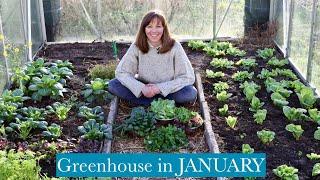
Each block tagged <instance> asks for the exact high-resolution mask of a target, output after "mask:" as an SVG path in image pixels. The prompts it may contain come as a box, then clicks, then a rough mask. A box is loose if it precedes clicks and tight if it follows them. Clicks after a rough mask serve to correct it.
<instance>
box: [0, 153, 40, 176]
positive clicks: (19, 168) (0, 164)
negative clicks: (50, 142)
mask: <svg viewBox="0 0 320 180" xmlns="http://www.w3.org/2000/svg"><path fill="white" fill-rule="evenodd" d="M0 157H1V161H0V169H1V171H0V177H1V179H30V180H33V179H41V178H40V170H41V168H40V166H39V164H38V161H39V159H40V158H42V157H43V156H40V157H39V156H38V157H37V156H35V153H34V152H32V151H29V150H27V151H18V152H15V150H14V149H11V150H9V151H7V150H1V151H0Z"/></svg>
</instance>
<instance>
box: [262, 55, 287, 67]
mask: <svg viewBox="0 0 320 180" xmlns="http://www.w3.org/2000/svg"><path fill="white" fill-rule="evenodd" d="M267 64H268V65H269V66H272V67H283V66H285V65H287V64H289V61H288V59H281V60H279V59H277V58H276V57H272V58H271V59H270V60H269V61H268V62H267Z"/></svg>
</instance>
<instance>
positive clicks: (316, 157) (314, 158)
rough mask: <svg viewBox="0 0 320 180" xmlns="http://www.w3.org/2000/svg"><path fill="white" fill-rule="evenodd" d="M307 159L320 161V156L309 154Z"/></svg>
mask: <svg viewBox="0 0 320 180" xmlns="http://www.w3.org/2000/svg"><path fill="white" fill-rule="evenodd" d="M307 158H309V159H310V160H319V159H320V154H316V153H310V154H307Z"/></svg>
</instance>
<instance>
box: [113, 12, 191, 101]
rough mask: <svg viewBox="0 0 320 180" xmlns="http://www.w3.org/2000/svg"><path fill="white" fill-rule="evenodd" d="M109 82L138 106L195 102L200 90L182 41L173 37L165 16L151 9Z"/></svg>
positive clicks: (119, 95) (114, 91)
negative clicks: (156, 101)
mask: <svg viewBox="0 0 320 180" xmlns="http://www.w3.org/2000/svg"><path fill="white" fill-rule="evenodd" d="M115 76H116V78H115V79H113V80H111V81H110V82H109V91H110V92H111V93H112V94H114V95H116V96H118V97H120V98H121V99H124V100H127V101H129V102H130V103H133V104H137V105H149V104H150V103H151V102H152V101H153V100H154V99H158V98H167V99H171V100H174V101H175V102H176V103H179V104H180V103H187V102H194V101H195V100H196V98H197V90H196V88H195V87H194V86H193V83H194V81H195V78H194V71H193V68H192V66H191V63H190V61H189V59H188V57H187V55H186V53H185V51H184V49H183V48H182V46H181V44H180V43H179V42H177V41H175V40H174V39H173V38H172V37H171V36H170V32H169V29H168V26H167V22H166V20H165V17H164V16H163V15H162V14H161V13H160V12H159V11H150V12H148V13H147V14H146V15H145V16H144V18H143V19H142V22H141V25H140V29H139V31H138V34H137V36H136V41H135V42H134V43H133V44H131V46H130V48H129V49H128V51H127V53H126V54H125V55H124V56H123V58H122V59H121V61H120V63H119V65H118V66H117V69H116V72H115Z"/></svg>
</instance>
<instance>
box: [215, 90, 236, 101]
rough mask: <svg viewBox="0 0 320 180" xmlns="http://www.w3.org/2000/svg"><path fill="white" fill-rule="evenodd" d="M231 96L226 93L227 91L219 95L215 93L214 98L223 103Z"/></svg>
mask: <svg viewBox="0 0 320 180" xmlns="http://www.w3.org/2000/svg"><path fill="white" fill-rule="evenodd" d="M231 96H232V94H231V93H227V91H221V92H220V93H217V95H216V98H217V100H218V101H219V102H225V101H227V99H229V98H230V97H231Z"/></svg>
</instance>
